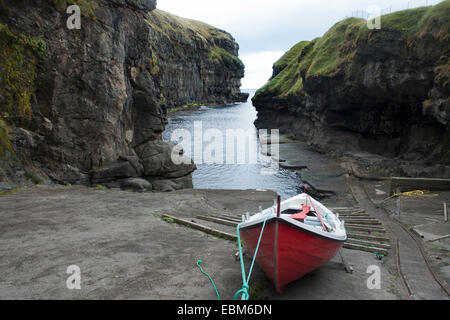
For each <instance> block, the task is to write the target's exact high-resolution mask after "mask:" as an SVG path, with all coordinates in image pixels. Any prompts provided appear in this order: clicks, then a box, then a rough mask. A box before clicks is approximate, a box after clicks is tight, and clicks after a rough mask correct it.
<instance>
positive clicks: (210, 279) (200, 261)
mask: <svg viewBox="0 0 450 320" xmlns="http://www.w3.org/2000/svg"><path fill="white" fill-rule="evenodd" d="M202 263H203V261H202V260H198V261H197V266H198V267H199V268H200V271H201V272H202V273H203V274H204V275H206V276H207V277H208V278H209V281H211V283H212V285H213V287H214V290H215V291H216V294H217V300H220V296H219V291H217V288H216V284H215V283H214V280H213V279H212V278H211V276H210V275H209V274H207V273H206V272H205V271H204V270H203V268H202Z"/></svg>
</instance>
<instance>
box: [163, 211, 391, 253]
mask: <svg viewBox="0 0 450 320" xmlns="http://www.w3.org/2000/svg"><path fill="white" fill-rule="evenodd" d="M336 209H337V210H335V211H334V212H339V211H340V210H342V209H341V208H336ZM344 211H346V213H344V214H340V215H339V216H340V218H341V219H342V220H343V221H345V227H346V230H347V235H348V241H347V242H346V243H345V244H344V248H347V249H351V250H359V251H365V252H371V253H377V254H382V255H385V256H386V255H388V254H389V250H390V249H391V245H390V239H389V238H387V237H386V236H384V234H385V233H386V229H385V228H384V227H383V225H382V223H381V222H380V221H379V220H378V219H376V218H373V217H371V216H369V215H368V214H366V213H364V211H363V210H361V209H360V208H345V210H344ZM163 218H164V219H168V220H170V221H172V222H175V223H178V224H180V225H184V226H188V227H191V228H194V229H197V230H200V231H203V232H205V233H208V234H212V235H215V236H217V237H220V238H223V239H228V240H233V241H234V240H236V239H237V236H236V235H235V234H234V233H233V234H231V233H228V232H223V231H219V230H217V229H215V228H210V227H207V226H205V225H201V224H199V223H196V222H193V221H188V220H185V219H180V218H176V217H173V216H169V215H163ZM196 218H197V219H199V220H203V221H208V222H212V223H214V224H217V225H222V226H227V227H237V226H238V224H239V223H240V222H241V217H239V216H233V215H227V214H220V215H209V216H206V215H199V216H197V217H196Z"/></svg>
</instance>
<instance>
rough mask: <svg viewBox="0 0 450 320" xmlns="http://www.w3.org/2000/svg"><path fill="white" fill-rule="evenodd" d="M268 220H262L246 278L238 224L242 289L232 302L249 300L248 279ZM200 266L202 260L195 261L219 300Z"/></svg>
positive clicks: (212, 281) (212, 282)
mask: <svg viewBox="0 0 450 320" xmlns="http://www.w3.org/2000/svg"><path fill="white" fill-rule="evenodd" d="M268 218H269V216H267V217H266V219H264V223H263V226H262V229H261V233H260V235H259V239H258V245H257V246H256V249H255V254H254V255H253V260H252V264H251V265H250V270H249V272H248V276H246V274H245V265H244V254H243V251H242V243H241V235H240V228H241V225H242V223H240V224H238V226H237V237H238V246H239V260H240V262H241V272H242V288H241V289H240V290H238V291H237V292H236V293H235V295H234V297H233V300H238V299H239V296H240V297H241V300H248V299H249V298H250V294H249V293H248V291H249V290H250V286H249V285H248V283H249V281H250V277H251V275H252V271H253V266H254V264H255V260H256V256H257V255H258V250H259V245H260V244H261V239H262V236H263V233H264V228H265V227H266V222H267V219H268ZM202 264H203V262H202V260H198V261H197V266H198V267H199V269H200V271H201V272H202V273H203V274H204V275H206V276H207V277H208V278H209V281H210V282H211V284H212V286H213V288H214V290H215V291H216V294H217V300H220V295H219V291H218V290H217V287H216V284H215V283H214V280H213V279H212V278H211V276H210V275H209V274H208V273H206V272H205V271H204V270H203V268H202V266H201V265H202Z"/></svg>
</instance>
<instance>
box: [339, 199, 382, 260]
mask: <svg viewBox="0 0 450 320" xmlns="http://www.w3.org/2000/svg"><path fill="white" fill-rule="evenodd" d="M330 210H332V211H333V212H335V213H338V214H339V218H340V219H341V220H343V221H345V229H346V230H347V235H348V240H347V242H346V243H345V245H344V248H347V249H353V250H361V251H366V252H373V253H377V254H382V255H384V256H386V255H388V253H389V249H391V245H390V244H389V243H390V240H389V238H387V237H386V236H385V234H386V229H385V228H384V227H383V225H382V223H381V222H380V221H379V220H378V219H376V218H373V217H371V216H370V215H368V214H367V213H366V212H365V211H364V210H362V209H360V208H357V207H354V208H330Z"/></svg>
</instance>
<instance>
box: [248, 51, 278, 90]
mask: <svg viewBox="0 0 450 320" xmlns="http://www.w3.org/2000/svg"><path fill="white" fill-rule="evenodd" d="M283 54H284V51H264V52H257V53H248V54H244V55H241V60H242V62H244V64H245V74H246V76H245V78H244V79H242V88H243V89H258V88H260V87H262V86H263V85H264V84H265V83H266V82H267V80H268V79H269V78H270V77H271V76H272V65H273V63H274V62H275V61H277V60H278V59H280V58H281V56H282V55H283Z"/></svg>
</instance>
